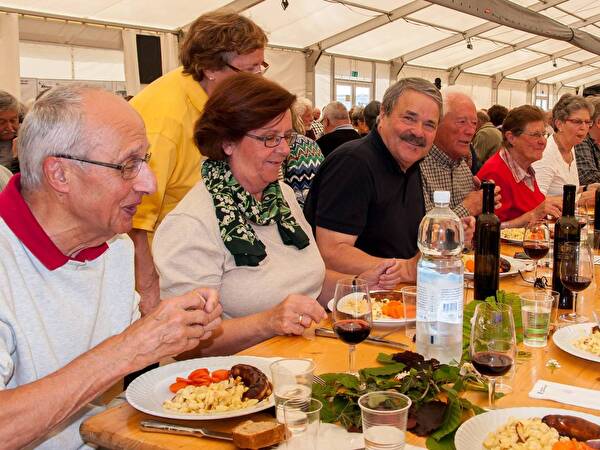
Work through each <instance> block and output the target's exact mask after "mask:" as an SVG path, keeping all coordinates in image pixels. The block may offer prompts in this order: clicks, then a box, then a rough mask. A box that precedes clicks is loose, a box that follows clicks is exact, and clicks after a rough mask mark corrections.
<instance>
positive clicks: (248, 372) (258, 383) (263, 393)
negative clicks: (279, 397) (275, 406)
mask: <svg viewBox="0 0 600 450" xmlns="http://www.w3.org/2000/svg"><path fill="white" fill-rule="evenodd" d="M229 373H230V374H231V376H232V377H234V378H236V377H240V378H241V379H242V382H243V383H244V385H246V387H248V390H247V391H246V392H244V394H243V395H242V398H243V399H244V400H245V399H248V398H255V399H257V400H258V401H261V400H262V399H263V398H266V397H268V396H269V395H271V392H272V391H273V389H272V387H271V382H270V381H269V379H268V378H267V376H266V375H265V374H264V373H262V371H260V370H259V369H257V368H256V367H254V366H250V365H248V364H236V365H235V366H233V367H232V368H231V370H230V371H229Z"/></svg>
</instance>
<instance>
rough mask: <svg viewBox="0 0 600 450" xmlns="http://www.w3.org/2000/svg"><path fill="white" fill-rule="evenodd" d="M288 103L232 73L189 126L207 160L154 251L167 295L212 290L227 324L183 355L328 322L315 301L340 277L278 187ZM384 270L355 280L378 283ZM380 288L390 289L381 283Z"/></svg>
mask: <svg viewBox="0 0 600 450" xmlns="http://www.w3.org/2000/svg"><path fill="white" fill-rule="evenodd" d="M294 100H295V96H294V95H292V94H290V93H289V92H288V91H287V90H285V89H284V88H282V87H281V86H279V85H278V84H276V83H274V82H272V81H269V80H267V79H265V78H262V77H259V76H256V75H250V74H238V75H235V76H233V77H231V78H230V79H228V80H225V81H223V83H222V84H221V85H220V86H219V87H218V88H217V89H216V90H215V92H214V93H213V95H212V96H211V97H210V99H209V100H208V102H207V103H206V108H205V110H204V114H203V115H202V117H201V118H200V120H199V121H198V123H197V124H196V128H195V139H196V143H197V144H198V148H200V149H202V151H203V152H204V154H205V156H207V157H208V159H207V160H206V161H205V162H204V163H203V165H202V181H200V182H199V183H198V184H197V185H196V186H195V187H194V188H192V190H191V191H190V192H189V193H188V195H187V196H186V197H185V198H184V199H183V200H182V201H181V203H179V205H178V206H177V207H176V208H175V209H174V210H173V211H172V212H171V213H170V214H169V215H168V216H167V217H166V218H165V220H164V221H163V223H162V224H161V226H160V227H159V228H158V231H157V234H156V237H155V239H154V243H153V252H154V257H155V261H156V265H157V269H158V272H159V274H160V285H161V292H163V294H164V295H167V294H168V295H174V294H175V293H178V292H185V291H187V290H189V289H193V288H194V287H197V286H200V285H202V286H211V287H214V288H216V289H219V291H220V294H221V302H222V304H223V311H224V318H225V319H227V320H224V321H223V324H222V327H221V328H220V329H219V331H217V332H216V333H215V335H214V336H213V338H212V339H211V340H210V341H209V342H206V345H204V344H203V345H201V346H200V347H199V348H198V349H196V351H195V352H190V353H188V355H187V356H192V355H195V354H198V353H200V354H228V353H233V352H237V351H239V350H242V349H244V348H247V347H250V346H251V345H254V344H257V343H259V342H261V341H263V340H265V339H268V338H271V337H273V336H275V335H283V334H302V332H303V331H304V329H305V328H307V327H309V326H310V325H311V324H312V323H313V322H317V323H318V322H320V321H321V320H322V319H324V318H325V317H326V314H325V310H324V309H323V307H322V306H321V304H325V303H326V302H327V301H328V300H329V299H331V298H332V297H333V291H334V288H335V281H336V280H337V279H338V278H339V277H341V276H342V275H341V274H335V273H333V272H330V271H326V270H325V266H324V264H323V260H322V259H321V255H320V254H319V249H318V248H317V246H316V245H315V243H314V240H313V236H312V233H311V230H310V227H309V225H308V224H307V223H306V220H305V219H304V217H303V215H302V210H301V209H300V206H299V205H298V202H297V201H296V198H295V195H294V192H293V191H292V189H291V188H290V187H289V186H287V185H286V184H284V183H282V182H279V181H278V176H279V171H280V168H281V164H282V162H283V161H284V160H285V158H286V157H287V156H288V154H289V152H290V148H289V142H290V141H291V140H292V139H293V138H294V135H295V132H294V130H293V128H292V120H291V114H290V111H289V108H290V106H291V105H292V103H293V102H294ZM183 236H186V237H187V236H190V238H188V239H182V237H183ZM376 265H377V263H375V264H373V265H372V266H371V267H375V266H376ZM390 265H391V263H390V262H384V263H382V264H379V266H377V268H376V269H372V270H366V271H364V272H365V273H363V274H362V276H363V277H364V278H366V279H367V280H369V281H370V282H371V283H372V286H376V285H377V284H378V281H379V275H380V274H381V273H382V272H383V271H385V270H386V269H387V268H388V267H389V266H390ZM380 285H381V286H383V287H392V285H390V284H389V283H387V284H386V283H385V279H384V280H382V281H381V283H380ZM286 293H289V294H290V295H287V296H286ZM283 297H285V298H283ZM315 298H318V300H319V301H316V300H315ZM320 303H321V304H320Z"/></svg>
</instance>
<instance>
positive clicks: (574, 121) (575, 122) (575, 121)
mask: <svg viewBox="0 0 600 450" xmlns="http://www.w3.org/2000/svg"><path fill="white" fill-rule="evenodd" d="M565 122H571V123H572V124H573V125H575V126H578V127H580V126H581V125H583V124H585V126H586V127H588V128H589V127H591V126H592V125H593V124H594V122H592V121H591V120H582V119H565Z"/></svg>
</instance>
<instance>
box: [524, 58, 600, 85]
mask: <svg viewBox="0 0 600 450" xmlns="http://www.w3.org/2000/svg"><path fill="white" fill-rule="evenodd" d="M597 62H600V56H594V57H593V58H588V59H586V60H585V61H581V62H576V63H573V64H569V65H567V66H564V67H559V68H558V69H555V70H551V71H549V72H545V73H543V74H540V75H538V76H537V77H534V78H532V79H531V80H528V81H535V82H540V81H543V80H545V79H547V78H551V77H554V76H556V75H560V74H561V73H565V72H569V71H571V70H575V69H579V68H580V67H585V66H588V65H590V64H594V63H597Z"/></svg>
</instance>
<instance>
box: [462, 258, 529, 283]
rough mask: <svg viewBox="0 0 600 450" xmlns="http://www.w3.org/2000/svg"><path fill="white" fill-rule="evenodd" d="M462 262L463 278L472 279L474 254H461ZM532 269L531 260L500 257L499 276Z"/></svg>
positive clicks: (502, 276) (507, 275)
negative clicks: (463, 265)
mask: <svg viewBox="0 0 600 450" xmlns="http://www.w3.org/2000/svg"><path fill="white" fill-rule="evenodd" d="M462 258H463V263H464V264H465V278H467V279H473V275H474V274H473V271H474V270H475V256H474V255H463V257H462ZM532 269H533V263H532V262H531V261H527V260H525V261H524V260H522V259H516V258H511V257H510V256H501V257H500V278H504V277H509V276H511V275H516V274H518V273H519V271H529V270H532Z"/></svg>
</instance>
